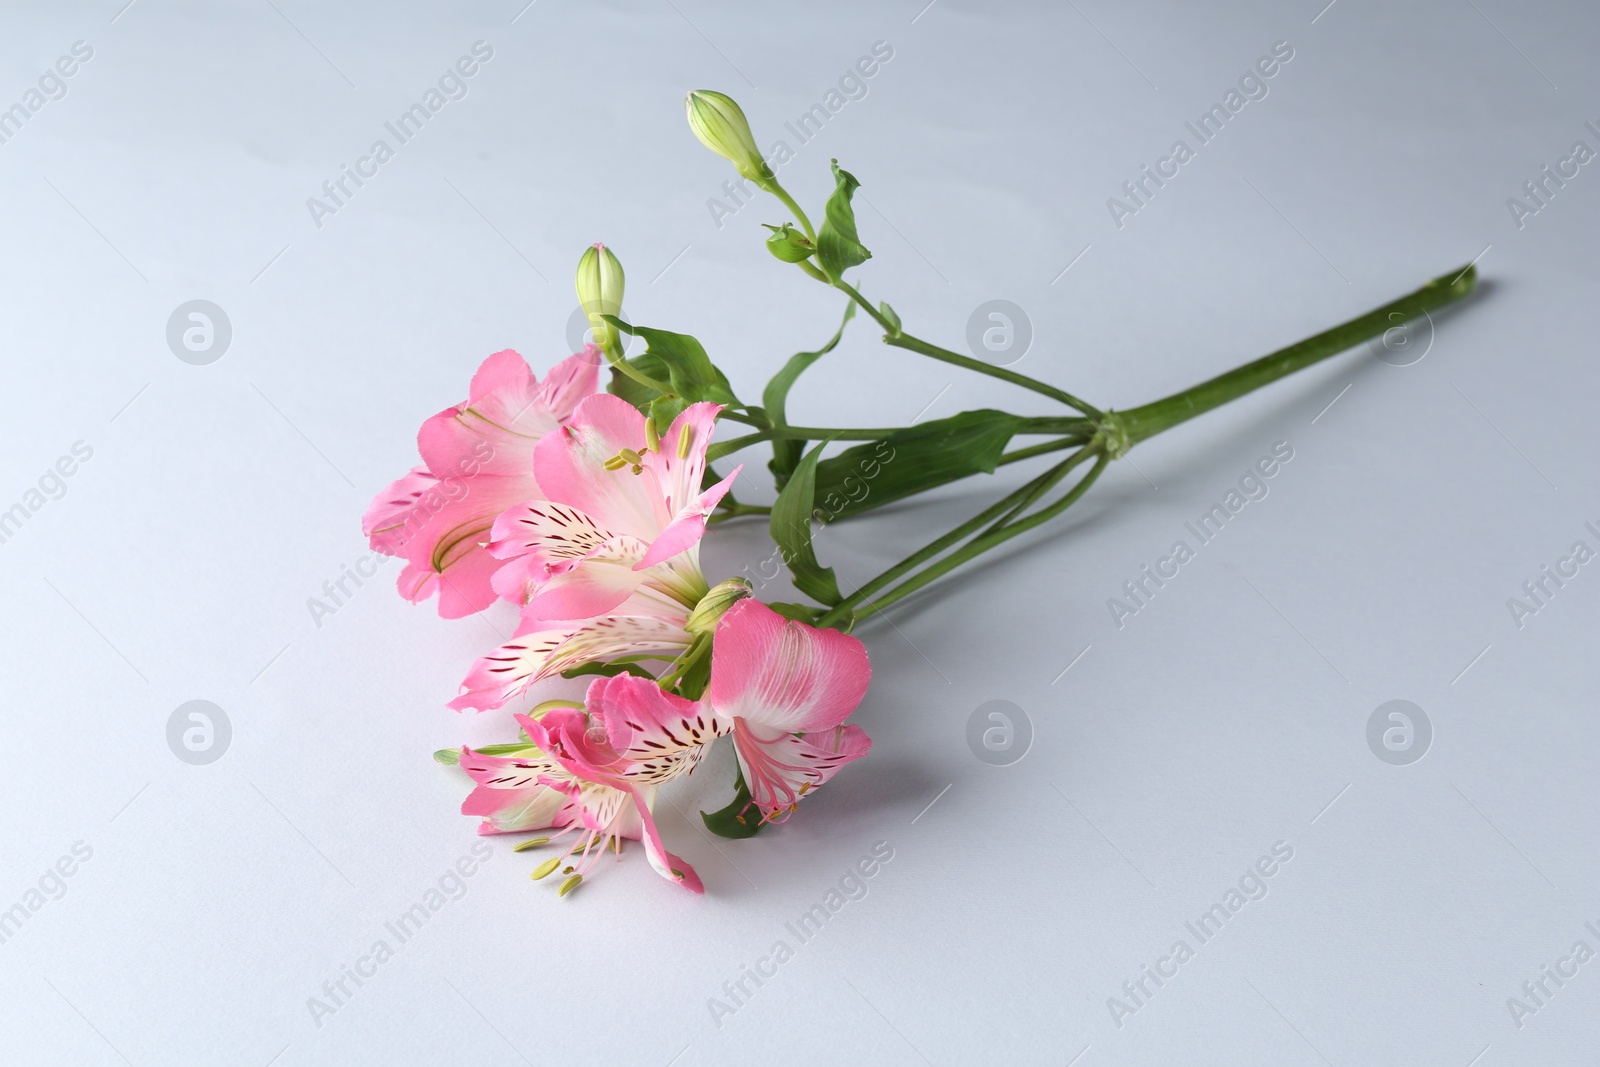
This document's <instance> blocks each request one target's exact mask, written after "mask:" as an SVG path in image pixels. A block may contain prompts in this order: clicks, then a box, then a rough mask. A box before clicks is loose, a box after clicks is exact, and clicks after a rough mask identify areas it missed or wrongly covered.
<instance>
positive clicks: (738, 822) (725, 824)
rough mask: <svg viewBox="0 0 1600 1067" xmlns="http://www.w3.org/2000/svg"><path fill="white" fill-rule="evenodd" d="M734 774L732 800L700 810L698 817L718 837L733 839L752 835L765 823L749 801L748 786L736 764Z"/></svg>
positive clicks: (758, 831) (759, 830)
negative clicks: (722, 806)
mask: <svg viewBox="0 0 1600 1067" xmlns="http://www.w3.org/2000/svg"><path fill="white" fill-rule="evenodd" d="M734 774H735V776H736V777H735V779H734V783H733V785H734V789H733V802H732V803H730V804H729V805H728V806H727V807H725V808H720V809H718V810H717V811H710V812H707V811H702V812H701V813H700V818H701V819H702V820H703V821H704V822H705V824H706V829H708V830H710V831H711V832H712V833H714V834H716V835H717V836H718V837H731V838H734V839H735V840H737V839H739V838H741V837H754V836H755V835H756V834H758V833H760V832H761V828H762V827H763V826H765V825H766V824H765V823H764V822H762V821H761V812H760V811H758V810H756V807H755V805H754V804H752V803H751V802H750V787H749V786H747V785H745V784H744V772H742V771H741V770H739V767H738V765H737V764H735V765H734Z"/></svg>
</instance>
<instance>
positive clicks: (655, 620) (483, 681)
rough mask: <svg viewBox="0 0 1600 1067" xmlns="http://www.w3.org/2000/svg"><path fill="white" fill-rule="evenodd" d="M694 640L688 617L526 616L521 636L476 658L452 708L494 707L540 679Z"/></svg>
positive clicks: (662, 655) (663, 653) (662, 653)
mask: <svg viewBox="0 0 1600 1067" xmlns="http://www.w3.org/2000/svg"><path fill="white" fill-rule="evenodd" d="M689 642H690V638H689V635H688V633H686V632H685V631H684V629H683V623H682V620H677V621H674V620H672V619H665V618H660V617H656V616H649V615H607V616H601V617H600V618H597V619H589V620H587V621H585V622H581V623H551V622H545V621H543V620H537V619H530V620H526V621H525V622H524V624H523V627H522V630H521V631H520V632H519V633H518V635H517V636H516V637H514V638H512V639H511V640H510V641H508V642H507V643H506V644H504V645H501V646H500V647H499V648H497V649H495V650H494V651H493V652H491V653H490V654H489V655H487V656H485V657H483V658H482V659H480V660H478V661H476V662H475V663H473V665H472V668H471V670H469V671H468V672H467V677H466V678H465V680H463V681H462V683H461V695H460V696H458V697H456V698H455V699H454V700H452V701H451V702H450V707H452V708H454V709H456V710H457V711H465V710H467V709H475V710H478V711H489V710H491V709H494V708H498V707H501V706H503V705H504V704H505V703H506V701H508V700H511V699H513V698H515V697H517V696H520V695H521V694H522V693H524V692H525V691H526V690H527V688H528V687H529V686H530V685H532V684H533V683H534V682H537V681H540V680H542V679H545V678H551V677H554V676H555V675H558V674H560V673H561V672H562V671H564V670H569V669H571V668H573V667H577V666H580V665H582V664H584V663H592V662H598V661H602V660H611V659H616V658H617V657H619V656H641V657H646V658H655V659H666V660H670V659H674V658H676V657H677V656H678V655H679V654H680V653H682V652H683V650H684V649H686V648H688V647H689Z"/></svg>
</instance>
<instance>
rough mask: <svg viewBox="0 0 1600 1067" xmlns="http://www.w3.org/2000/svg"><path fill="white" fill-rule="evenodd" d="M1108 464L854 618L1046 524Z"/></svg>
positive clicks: (1098, 464) (1101, 462)
mask: <svg viewBox="0 0 1600 1067" xmlns="http://www.w3.org/2000/svg"><path fill="white" fill-rule="evenodd" d="M1080 454H1081V453H1080ZM1110 462H1111V459H1110V457H1109V456H1106V455H1104V454H1102V455H1101V456H1100V457H1099V458H1098V459H1096V460H1095V464H1094V466H1093V467H1090V468H1089V473H1087V474H1085V475H1084V476H1083V477H1082V478H1080V479H1078V484H1077V485H1074V486H1073V487H1072V488H1071V489H1070V490H1069V491H1068V492H1067V495H1066V496H1064V497H1062V498H1061V499H1060V500H1057V501H1056V502H1055V503H1053V504H1051V505H1050V506H1048V507H1045V508H1041V509H1040V510H1038V511H1036V512H1034V513H1033V514H1032V515H1029V516H1028V517H1027V518H1025V519H1019V520H1017V521H1016V522H1013V523H1011V524H1010V525H1008V526H1002V527H999V528H998V529H993V530H990V531H988V532H986V533H984V534H983V535H982V536H980V537H977V538H974V539H973V540H972V541H971V542H970V543H968V544H966V545H964V546H963V547H961V548H960V549H958V550H956V551H955V552H952V553H950V555H948V556H946V557H945V558H943V559H941V560H940V561H939V562H937V563H935V564H933V565H931V566H929V567H927V568H925V569H923V570H921V571H918V572H917V573H916V574H915V575H913V576H912V577H911V578H909V579H907V580H906V581H904V582H902V583H900V584H899V585H897V586H895V587H894V588H893V589H891V590H889V591H888V592H887V593H884V594H883V595H882V596H880V597H878V598H876V599H875V600H872V601H870V602H869V603H867V604H866V605H864V606H863V609H862V610H861V611H859V612H857V613H856V617H857V618H858V619H864V618H866V617H867V616H869V615H873V614H876V613H877V612H880V611H882V610H883V609H884V608H886V607H888V606H889V605H890V604H893V603H894V602H895V601H897V600H900V599H903V598H904V597H907V596H910V595H911V594H912V593H915V592H916V591H917V590H918V589H921V588H922V587H923V586H925V585H927V584H928V583H929V582H931V581H933V580H934V579H935V578H938V577H940V576H941V575H944V574H947V573H949V572H950V571H952V570H955V569H956V568H957V567H959V566H961V564H963V563H965V562H967V561H968V560H970V559H972V558H973V557H975V556H979V555H981V554H983V553H984V552H987V551H989V549H991V548H994V547H995V546H996V545H1000V544H1003V543H1004V542H1006V541H1009V540H1011V538H1013V537H1016V536H1017V535H1018V534H1022V533H1026V532H1027V531H1029V530H1031V529H1033V528H1034V527H1036V526H1039V525H1042V524H1043V523H1046V522H1049V521H1050V520H1051V519H1053V518H1055V517H1056V516H1057V515H1059V514H1061V513H1062V512H1063V511H1065V510H1067V508H1069V507H1071V506H1072V505H1073V504H1076V503H1077V502H1078V499H1079V498H1080V497H1082V496H1083V494H1084V493H1086V492H1088V491H1089V487H1090V486H1091V485H1093V484H1094V483H1095V479H1097V478H1099V477H1100V473H1101V472H1102V471H1104V470H1105V469H1106V466H1107V464H1109V463H1110ZM819 625H820V623H819Z"/></svg>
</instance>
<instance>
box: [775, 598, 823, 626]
mask: <svg viewBox="0 0 1600 1067" xmlns="http://www.w3.org/2000/svg"><path fill="white" fill-rule="evenodd" d="M767 607H769V608H771V609H772V610H773V611H775V612H777V613H778V614H779V615H782V616H783V617H784V618H786V619H793V620H794V621H795V622H803V623H805V624H806V625H807V626H814V625H815V624H816V621H817V612H818V609H816V608H811V607H807V606H806V605H804V604H786V603H784V602H783V601H781V600H779V601H774V602H773V603H771V604H768V605H767Z"/></svg>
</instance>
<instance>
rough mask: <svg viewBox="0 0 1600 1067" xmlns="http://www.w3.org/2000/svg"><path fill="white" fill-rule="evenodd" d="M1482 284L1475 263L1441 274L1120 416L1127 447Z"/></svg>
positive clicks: (1428, 310)
mask: <svg viewBox="0 0 1600 1067" xmlns="http://www.w3.org/2000/svg"><path fill="white" fill-rule="evenodd" d="M1477 280H1478V272H1477V268H1475V267H1473V266H1471V265H1470V264H1469V265H1468V266H1467V267H1465V268H1464V269H1462V270H1458V271H1455V272H1453V273H1451V274H1445V275H1440V276H1439V277H1437V278H1435V279H1434V280H1433V281H1431V282H1429V283H1428V284H1427V285H1424V286H1423V287H1422V288H1420V289H1418V290H1417V291H1416V292H1414V293H1409V294H1407V295H1406V296H1402V297H1401V298H1400V299H1398V300H1392V301H1390V302H1389V303H1387V304H1385V305H1383V306H1382V307H1380V308H1374V309H1373V310H1372V311H1369V312H1367V313H1366V314H1365V315H1362V316H1360V317H1359V318H1355V319H1351V320H1350V321H1349V322H1346V323H1343V324H1341V325H1339V326H1335V327H1333V328H1332V329H1330V330H1324V331H1322V332H1321V333H1319V334H1317V335H1316V336H1314V337H1308V338H1306V339H1305V340H1304V341H1300V342H1297V343H1295V344H1292V345H1290V346H1288V347H1287V348H1280V349H1279V350H1278V351H1276V352H1273V353H1271V354H1270V355H1266V356H1262V357H1261V358H1260V359H1258V360H1254V361H1252V362H1250V363H1246V364H1245V365H1244V366H1242V367H1235V368H1234V369H1233V370H1231V371H1228V372H1227V373H1226V374H1219V375H1218V376H1217V377H1215V378H1211V379H1209V380H1207V381H1203V382H1201V383H1200V384H1199V385H1193V386H1190V387H1189V388H1188V389H1185V390H1184V391H1183V392H1181V393H1174V394H1173V395H1171V396H1169V397H1164V398H1162V399H1160V400H1157V401H1154V402H1152V403H1149V404H1143V405H1141V406H1139V407H1136V408H1130V409H1128V410H1127V411H1120V412H1117V417H1118V418H1119V419H1120V420H1121V422H1122V426H1123V428H1124V429H1125V430H1126V431H1127V438H1128V439H1127V446H1126V447H1128V448H1131V447H1133V446H1134V445H1136V444H1138V443H1139V442H1140V441H1144V440H1146V439H1148V438H1151V437H1154V436H1155V435H1156V434H1158V433H1161V432H1162V431H1163V430H1170V429H1171V428H1172V427H1174V426H1177V425H1178V424H1179V423H1183V422H1187V421H1189V420H1190V419H1192V418H1194V417H1195V416H1196V415H1202V414H1204V413H1205V412H1207V411H1210V410H1211V409H1212V408H1215V407H1218V406H1220V405H1222V404H1226V403H1227V402H1228V401H1230V400H1234V399H1236V398H1238V397H1241V396H1243V395H1245V394H1246V393H1249V392H1252V391H1254V390H1256V389H1259V388H1261V387H1262V386H1263V385H1268V384H1270V383H1272V382H1275V381H1277V380H1278V379H1279V378H1282V377H1285V376H1287V375H1290V374H1293V373H1294V372H1295V371H1297V370H1303V369H1304V368H1306V367H1309V366H1311V365H1312V364H1313V363H1318V362H1320V361H1322V360H1324V359H1327V358H1328V357H1329V356H1336V355H1338V354H1339V353H1340V352H1344V351H1346V350H1347V349H1350V348H1353V347H1355V346H1356V345H1358V344H1360V343H1361V342H1362V341H1366V340H1368V339H1370V338H1373V337H1377V336H1379V335H1381V334H1383V333H1384V332H1385V331H1387V330H1391V329H1393V328H1395V327H1396V326H1399V325H1401V324H1402V323H1405V322H1409V321H1410V320H1412V319H1415V318H1418V317H1420V316H1422V315H1425V314H1427V313H1428V312H1430V311H1432V310H1434V309H1435V308H1441V307H1444V306H1445V305H1447V304H1452V303H1454V302H1455V301H1457V300H1460V299H1462V298H1463V297H1465V296H1467V295H1469V294H1470V293H1471V292H1472V290H1473V287H1474V285H1475V284H1476V283H1477Z"/></svg>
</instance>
